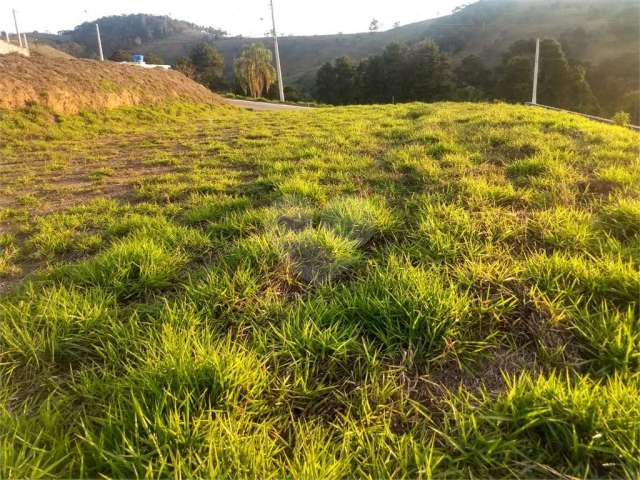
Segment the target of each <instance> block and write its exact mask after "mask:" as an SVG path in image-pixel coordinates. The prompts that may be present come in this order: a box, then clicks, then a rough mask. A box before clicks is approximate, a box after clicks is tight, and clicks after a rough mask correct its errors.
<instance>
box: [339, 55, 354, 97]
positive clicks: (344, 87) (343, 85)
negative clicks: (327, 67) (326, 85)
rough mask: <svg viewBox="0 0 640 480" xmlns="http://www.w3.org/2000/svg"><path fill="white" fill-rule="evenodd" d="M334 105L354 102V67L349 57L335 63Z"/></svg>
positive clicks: (341, 58)
mask: <svg viewBox="0 0 640 480" xmlns="http://www.w3.org/2000/svg"><path fill="white" fill-rule="evenodd" d="M334 70H335V87H334V91H335V103H337V104H338V105H348V104H350V103H353V102H354V101H355V100H356V67H355V65H354V63H353V60H351V59H350V58H349V57H340V58H338V59H336V63H335V67H334Z"/></svg>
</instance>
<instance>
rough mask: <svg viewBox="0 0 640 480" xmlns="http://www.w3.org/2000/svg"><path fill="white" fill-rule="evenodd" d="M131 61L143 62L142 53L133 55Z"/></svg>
mask: <svg viewBox="0 0 640 480" xmlns="http://www.w3.org/2000/svg"><path fill="white" fill-rule="evenodd" d="M133 63H144V55H134V56H133Z"/></svg>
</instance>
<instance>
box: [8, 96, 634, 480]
mask: <svg viewBox="0 0 640 480" xmlns="http://www.w3.org/2000/svg"><path fill="white" fill-rule="evenodd" d="M0 139H1V143H0V169H1V170H0V222H1V223H0V226H1V228H2V233H1V234H0V248H1V250H0V252H1V256H0V275H2V281H3V282H4V286H3V294H2V295H3V296H2V297H1V298H0V477H2V478H35V477H64V478H98V477H108V478H113V477H118V478H134V477H142V476H149V477H175V478H194V477H197V478H202V477H206V478H336V479H337V478H354V477H357V478H359V477H362V478H376V479H377V478H402V477H406V478H430V477H432V476H433V477H447V478H468V477H474V478H495V477H514V478H524V477H531V478H549V477H553V478H575V477H578V478H583V477H594V478H637V477H638V475H639V474H640V461H639V459H640V396H639V395H638V389H639V388H640V378H639V371H640V323H639V321H638V319H639V318H640V302H639V299H640V160H639V153H640V152H639V149H640V147H639V145H640V144H639V141H638V140H639V136H638V134H637V133H634V132H632V131H629V130H627V129H624V128H621V127H615V126H609V125H603V124H599V123H595V122H591V121H589V120H585V119H583V118H579V117H574V116H570V115H566V114H562V113H556V112H548V111H542V110H537V109H531V108H528V107H525V106H509V105H502V104H432V105H425V104H410V105H402V106H386V107H352V108H335V109H310V110H305V111H292V112H247V111H243V110H240V109H232V108H219V107H211V106H189V105H180V104H174V105H165V106H163V107H161V108H141V107H128V108H121V109H115V110H110V111H107V112H102V113H96V112H94V113H84V114H82V115H59V116H57V117H56V118H54V117H53V116H52V115H51V114H50V113H48V112H47V111H44V110H42V109H41V108H39V107H36V106H30V107H28V108H27V109H25V110H22V111H3V112H2V115H1V116H0Z"/></svg>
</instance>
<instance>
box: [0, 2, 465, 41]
mask: <svg viewBox="0 0 640 480" xmlns="http://www.w3.org/2000/svg"><path fill="white" fill-rule="evenodd" d="M274 2H275V7H276V15H277V22H278V25H277V26H278V30H279V33H282V34H285V35H286V34H307V35H308V34H323V33H337V32H343V33H351V32H361V31H366V30H367V27H368V24H369V22H370V21H371V19H372V18H377V19H379V20H380V22H381V24H382V28H383V29H387V28H390V27H391V26H392V24H393V23H394V22H400V23H401V24H406V23H411V22H417V21H420V20H426V19H428V18H433V17H436V16H440V15H446V14H448V13H450V12H451V10H452V9H453V8H455V7H456V6H457V5H459V4H461V3H467V0H274ZM268 5H269V3H268V0H229V1H222V0H205V1H197V0H179V1H177V2H176V1H175V0H172V1H169V0H105V1H95V0H93V1H90V0H3V1H2V7H1V8H0V30H5V29H8V30H9V31H10V32H12V33H13V32H14V31H15V29H14V26H13V18H12V16H11V8H15V9H16V10H17V12H18V21H19V26H20V29H21V30H24V31H33V30H38V31H47V30H49V31H51V32H56V31H58V30H66V29H71V28H73V27H74V26H76V25H78V24H80V23H82V22H84V21H87V20H93V19H95V18H98V17H102V16H106V15H119V14H124V13H150V14H155V15H170V16H172V17H174V18H177V19H181V20H188V21H191V22H194V23H197V24H199V25H205V26H212V27H220V28H223V29H225V30H227V31H228V32H229V33H230V34H234V35H235V34H242V35H245V36H257V35H259V36H262V35H263V34H264V33H265V32H267V31H268V30H269V29H270V26H269V23H268V20H269V7H268Z"/></svg>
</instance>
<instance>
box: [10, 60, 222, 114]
mask: <svg viewBox="0 0 640 480" xmlns="http://www.w3.org/2000/svg"><path fill="white" fill-rule="evenodd" d="M0 71H1V72H2V75H1V76H0V108H7V109H19V108H22V107H24V106H27V105H29V104H34V103H35V104H40V105H43V106H44V107H46V108H48V109H50V110H52V111H54V112H56V113H79V112H81V111H85V110H99V109H104V108H116V107H121V106H129V105H154V104H159V103H163V102H176V101H184V102H192V103H208V104H220V105H221V104H223V101H222V99H221V98H220V97H219V96H217V95H216V94H214V93H213V92H211V91H210V90H209V89H207V88H205V87H204V86H202V85H200V84H198V83H196V82H194V81H193V80H190V79H189V78H187V77H185V76H184V75H183V74H181V73H179V72H177V71H174V70H164V69H161V68H154V69H145V68H141V67H138V66H135V65H125V64H120V63H115V62H110V61H106V62H99V61H96V60H81V59H69V58H51V57H47V56H43V55H33V56H32V57H23V56H21V55H18V54H9V55H0Z"/></svg>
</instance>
